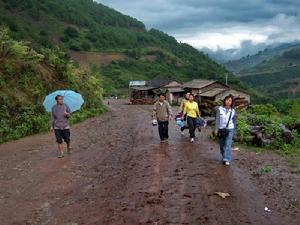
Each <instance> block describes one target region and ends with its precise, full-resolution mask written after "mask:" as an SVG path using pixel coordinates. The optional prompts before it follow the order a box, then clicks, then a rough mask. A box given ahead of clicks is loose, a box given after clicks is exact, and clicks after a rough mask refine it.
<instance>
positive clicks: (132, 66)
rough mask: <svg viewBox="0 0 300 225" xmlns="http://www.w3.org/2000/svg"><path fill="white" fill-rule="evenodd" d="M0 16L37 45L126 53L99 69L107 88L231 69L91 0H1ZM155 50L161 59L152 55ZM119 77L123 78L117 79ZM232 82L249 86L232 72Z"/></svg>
mask: <svg viewBox="0 0 300 225" xmlns="http://www.w3.org/2000/svg"><path fill="white" fill-rule="evenodd" d="M16 15H17V16H16ZM0 19H1V20H0V21H1V22H0V23H2V24H5V25H7V26H9V28H10V29H11V30H12V32H13V36H14V37H15V38H17V39H18V40H29V41H31V42H32V43H33V47H35V48H36V47H39V46H43V47H47V48H54V46H56V45H59V46H60V47H61V48H62V49H64V50H65V51H66V52H68V53H69V54H70V55H71V56H72V51H77V52H80V51H94V52H95V51H96V52H120V53H126V54H127V55H128V57H129V58H128V60H127V61H125V62H116V63H115V64H113V65H109V66H108V67H106V68H101V69H100V71H101V72H102V74H103V76H104V78H103V79H104V82H105V83H104V86H103V88H104V91H105V94H111V93H112V92H116V91H118V90H119V88H120V87H123V88H126V87H127V86H128V81H129V80H131V79H150V78H153V77H155V76H158V75H159V76H168V77H173V76H174V77H176V78H178V79H180V80H182V81H185V80H190V79H192V78H209V79H218V80H221V81H224V80H225V73H227V71H226V69H225V68H224V67H222V66H220V65H218V64H217V63H215V62H214V61H212V60H210V59H209V58H208V57H207V55H205V54H203V53H201V52H199V51H198V50H196V49H194V48H192V47H191V46H189V45H187V44H183V43H178V42H177V41H176V40H175V39H174V38H173V37H171V36H169V35H167V34H165V33H163V32H161V31H158V30H156V29H151V30H149V31H147V30H146V29H145V26H144V24H143V23H142V22H140V21H137V20H136V19H134V18H131V17H129V16H125V15H122V14H121V13H119V12H117V11H115V10H113V9H110V8H108V7H106V6H104V5H102V4H99V3H96V2H94V1H92V0H65V1H61V0H51V1H46V0H42V1H41V0H28V1H25V0H2V1H0ZM70 50H72V51H70ZM153 56H155V57H156V60H154V61H151V60H150V61H149V60H147V59H148V58H149V57H150V58H151V57H153ZM93 68H94V69H96V68H97V65H96V66H94V67H93ZM98 70H99V68H98ZM116 79H117V80H118V81H121V82H120V83H119V82H115V80H116ZM229 82H230V83H231V84H234V85H236V86H238V87H240V88H243V89H244V88H245V87H242V85H241V82H240V81H239V80H238V79H237V78H236V77H234V76H233V75H232V74H229Z"/></svg>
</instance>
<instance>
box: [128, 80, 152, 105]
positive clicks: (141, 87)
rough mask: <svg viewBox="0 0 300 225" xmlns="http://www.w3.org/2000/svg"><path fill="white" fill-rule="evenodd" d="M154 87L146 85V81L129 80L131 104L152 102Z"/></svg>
mask: <svg viewBox="0 0 300 225" xmlns="http://www.w3.org/2000/svg"><path fill="white" fill-rule="evenodd" d="M154 90H155V87H152V86H147V82H146V81H130V82H129V98H130V102H131V104H152V103H154V97H155V92H154Z"/></svg>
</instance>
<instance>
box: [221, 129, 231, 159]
mask: <svg viewBox="0 0 300 225" xmlns="http://www.w3.org/2000/svg"><path fill="white" fill-rule="evenodd" d="M233 133H234V129H228V135H227V136H226V137H224V138H219V145H220V151H221V155H222V157H223V161H228V162H230V161H231V145H232V138H233Z"/></svg>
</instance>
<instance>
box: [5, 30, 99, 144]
mask: <svg viewBox="0 0 300 225" xmlns="http://www.w3.org/2000/svg"><path fill="white" fill-rule="evenodd" d="M100 84H101V83H100V80H99V79H98V78H97V77H96V75H95V74H91V73H90V72H89V71H88V70H85V69H80V68H76V67H75V66H74V65H73V64H72V63H71V62H69V61H68V60H67V59H66V55H65V53H64V52H61V51H59V50H50V49H43V50H42V51H41V52H39V53H38V52H36V51H35V50H33V49H32V48H30V47H29V46H28V45H27V44H26V43H24V42H21V41H16V40H14V39H12V38H11V37H10V36H9V33H8V31H7V30H5V29H0V102H1V104H0V117H1V120H0V143H2V142H5V141H8V140H12V139H18V138H20V137H24V136H27V135H31V134H34V133H38V132H41V131H46V130H47V129H48V128H49V114H48V113H46V112H45V109H44V108H43V106H42V102H43V100H44V98H45V96H46V95H47V94H49V93H51V92H52V91H55V90H57V89H72V90H74V91H77V92H79V93H81V94H82V95H83V98H84V99H85V103H84V105H83V108H82V110H81V111H80V112H76V113H75V114H74V115H73V116H72V119H71V120H72V122H76V121H80V120H82V119H85V118H87V117H89V116H93V115H96V114H99V113H100V112H102V111H103V106H102V98H101V96H102V89H101V87H100Z"/></svg>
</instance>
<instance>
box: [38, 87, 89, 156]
mask: <svg viewBox="0 0 300 225" xmlns="http://www.w3.org/2000/svg"><path fill="white" fill-rule="evenodd" d="M83 103H84V100H83V98H82V96H81V94H79V93H77V92H75V91H72V90H57V91H54V92H52V93H51V94H49V95H47V96H46V97H45V100H44V102H43V106H44V107H45V109H46V111H47V112H51V124H50V126H51V128H50V131H55V137H56V142H57V144H58V151H59V155H58V158H62V157H64V146H63V140H64V141H65V142H66V143H67V152H68V153H71V147H70V126H69V118H70V116H71V113H73V112H75V111H77V110H79V109H80V108H81V106H82V104H83Z"/></svg>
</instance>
